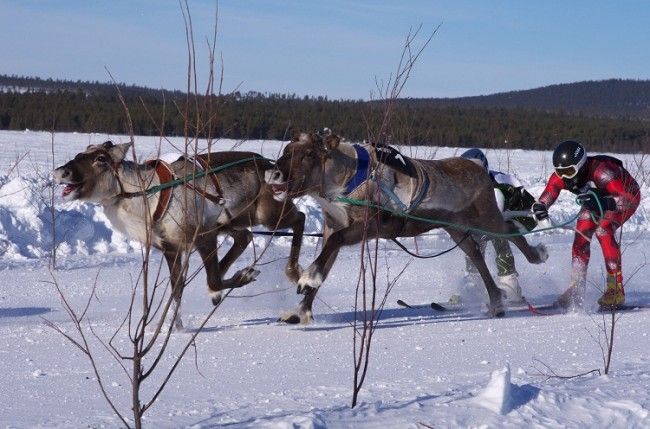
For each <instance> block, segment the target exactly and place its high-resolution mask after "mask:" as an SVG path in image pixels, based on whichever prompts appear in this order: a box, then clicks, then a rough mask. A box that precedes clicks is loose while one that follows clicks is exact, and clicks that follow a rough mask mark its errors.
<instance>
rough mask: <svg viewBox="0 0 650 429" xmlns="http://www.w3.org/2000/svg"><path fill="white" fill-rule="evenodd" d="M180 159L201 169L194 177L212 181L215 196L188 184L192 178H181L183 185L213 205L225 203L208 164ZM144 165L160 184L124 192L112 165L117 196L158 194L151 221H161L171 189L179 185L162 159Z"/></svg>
mask: <svg viewBox="0 0 650 429" xmlns="http://www.w3.org/2000/svg"><path fill="white" fill-rule="evenodd" d="M181 159H185V160H187V161H189V162H192V163H193V164H194V165H196V166H197V167H199V168H201V169H202V170H203V171H201V172H199V173H197V174H195V175H194V177H195V178H198V177H203V176H205V175H208V176H209V177H210V179H211V181H212V184H213V185H214V187H215V189H216V190H217V195H214V194H211V193H208V192H205V190H203V189H199V188H197V187H196V186H194V185H193V184H191V183H189V181H188V179H192V178H193V177H192V176H187V177H185V178H183V180H182V183H183V185H184V186H185V187H187V188H188V189H191V190H192V191H194V192H196V193H197V194H199V195H201V196H202V197H203V198H205V199H207V200H209V201H211V202H213V203H215V204H218V205H223V204H224V203H225V201H224V199H223V197H222V196H221V195H223V192H222V190H221V186H220V185H219V180H218V179H217V177H216V172H211V173H210V172H209V167H210V166H209V164H208V162H207V161H206V160H204V159H203V158H200V157H196V158H194V157H181ZM144 165H145V166H147V167H153V169H154V171H155V172H156V175H157V176H158V182H159V183H160V184H159V185H158V186H156V187H154V188H149V189H145V190H142V191H137V192H124V185H122V181H121V180H120V178H119V176H118V174H117V168H118V167H119V164H118V165H113V174H114V175H115V178H116V179H117V182H118V184H119V186H120V193H119V194H118V195H117V196H118V197H122V198H136V197H144V196H148V195H150V194H152V193H154V192H158V193H159V194H160V195H159V196H158V204H157V205H156V209H155V210H154V213H153V216H152V221H153V222H158V221H159V220H160V219H162V218H163V217H164V216H165V214H166V213H167V210H168V209H169V202H170V201H171V198H172V192H173V187H174V186H176V185H177V184H180V183H175V182H178V179H177V177H176V175H175V174H174V171H173V170H172V168H171V166H170V165H169V164H168V163H167V162H165V161H163V160H162V159H152V160H148V161H145V162H144ZM172 182H174V183H172ZM152 190H153V191H152Z"/></svg>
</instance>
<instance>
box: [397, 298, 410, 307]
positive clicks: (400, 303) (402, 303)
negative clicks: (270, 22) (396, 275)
mask: <svg viewBox="0 0 650 429" xmlns="http://www.w3.org/2000/svg"><path fill="white" fill-rule="evenodd" d="M397 305H399V306H401V307H406V308H413V307H411V306H410V305H408V304H407V303H405V302H404V301H402V300H401V299H398V300H397Z"/></svg>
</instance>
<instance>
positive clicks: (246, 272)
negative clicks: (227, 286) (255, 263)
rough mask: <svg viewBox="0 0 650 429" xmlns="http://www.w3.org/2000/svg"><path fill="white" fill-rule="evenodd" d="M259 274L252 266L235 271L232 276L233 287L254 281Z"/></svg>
mask: <svg viewBox="0 0 650 429" xmlns="http://www.w3.org/2000/svg"><path fill="white" fill-rule="evenodd" d="M259 274H260V272H259V270H256V269H255V268H253V267H246V268H244V269H243V270H239V271H237V272H236V273H235V275H234V276H233V277H234V279H235V286H234V287H242V286H244V285H247V284H249V283H251V282H254V281H255V279H256V278H257V276H258V275H259Z"/></svg>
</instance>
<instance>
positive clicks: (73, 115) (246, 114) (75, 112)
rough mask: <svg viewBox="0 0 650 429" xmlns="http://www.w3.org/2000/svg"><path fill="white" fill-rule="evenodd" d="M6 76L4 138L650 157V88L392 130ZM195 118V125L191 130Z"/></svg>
mask: <svg viewBox="0 0 650 429" xmlns="http://www.w3.org/2000/svg"><path fill="white" fill-rule="evenodd" d="M118 87H119V93H120V94H121V95H122V97H123V98H124V102H125V103H126V105H127V106H128V109H129V114H130V119H131V122H130V124H129V123H128V121H127V117H126V114H125V111H124V108H123V106H122V102H121V101H120V98H119V97H118V90H117V89H116V87H115V85H113V84H108V83H100V82H72V81H58V80H51V79H39V78H29V77H20V76H0V129H6V130H23V129H26V128H29V129H32V130H53V131H57V132H64V131H78V132H104V133H110V134H127V133H128V132H129V126H132V129H133V132H134V133H135V134H137V135H166V136H178V135H189V136H191V137H193V136H199V137H227V138H235V139H286V138H287V136H288V131H289V130H291V129H296V128H297V129H302V130H309V131H313V130H319V129H322V128H323V127H329V128H332V129H333V130H334V131H335V132H337V133H339V134H340V135H342V136H344V137H345V138H347V139H349V140H354V141H360V140H366V139H371V140H375V139H378V138H390V139H391V140H392V141H393V142H395V143H396V144H402V145H410V144H418V145H429V146H461V147H463V146H464V147H467V146H479V147H501V148H513V149H515V148H521V149H550V148H552V147H554V146H555V144H557V143H558V142H559V141H561V140H563V139H567V138H573V139H578V140H581V141H583V142H584V143H587V144H588V145H589V147H590V149H593V150H597V151H612V152H639V151H643V152H649V151H650V121H648V119H650V113H649V106H650V82H649V81H629V80H608V81H600V82H580V83H574V84H566V85H553V86H549V87H545V88H538V89H533V90H528V91H514V92H508V93H503V94H494V95H489V96H479V97H464V98H456V99H403V100H399V102H398V103H397V104H396V108H395V110H394V112H393V115H392V116H391V123H390V125H389V126H388V128H386V131H387V133H386V134H387V135H386V136H377V135H375V134H373V133H376V132H377V131H378V130H379V129H380V127H379V124H381V123H382V122H383V121H384V119H385V117H384V102H382V101H370V102H366V101H361V100H329V99H328V98H327V97H300V96H297V95H295V94H261V93H257V92H249V93H239V92H237V93H234V94H227V95H220V96H210V97H206V96H202V95H189V96H188V95H187V94H185V93H183V92H181V91H168V90H162V89H151V88H144V87H139V86H133V85H123V84H120V85H118ZM186 118H190V120H189V121H187V120H186Z"/></svg>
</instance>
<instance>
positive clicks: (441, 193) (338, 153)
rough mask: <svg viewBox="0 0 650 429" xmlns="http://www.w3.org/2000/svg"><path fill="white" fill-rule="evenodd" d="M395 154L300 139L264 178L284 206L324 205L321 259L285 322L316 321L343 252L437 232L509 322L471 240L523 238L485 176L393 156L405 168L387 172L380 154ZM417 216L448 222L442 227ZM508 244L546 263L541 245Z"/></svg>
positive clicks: (467, 165) (329, 139)
mask: <svg viewBox="0 0 650 429" xmlns="http://www.w3.org/2000/svg"><path fill="white" fill-rule="evenodd" d="M391 150H392V149H390V147H386V146H383V147H379V146H378V147H377V151H375V150H374V148H371V147H369V146H365V147H364V146H360V145H352V144H348V143H345V142H342V141H341V139H340V138H339V137H338V136H336V135H334V134H330V135H327V136H325V137H322V136H320V135H318V134H308V133H297V134H295V135H294V136H293V138H292V141H291V142H290V143H289V144H288V145H287V146H286V147H285V148H284V152H283V154H282V156H281V157H280V158H279V159H278V160H277V162H276V164H275V169H273V170H268V171H267V172H266V181H267V182H268V183H270V184H271V185H272V187H273V190H274V194H275V198H276V199H277V200H278V201H282V200H285V199H287V198H289V199H290V198H295V197H299V196H302V195H311V196H312V197H314V198H315V199H316V200H317V201H318V203H319V204H320V206H321V209H322V211H323V214H324V216H323V217H324V220H325V228H324V232H323V237H324V243H323V247H322V249H321V252H320V254H319V255H318V257H317V258H316V259H315V261H314V262H313V263H312V264H311V265H310V266H309V267H308V268H307V269H306V270H305V271H303V273H302V275H301V277H300V279H299V280H298V290H297V291H298V293H301V294H304V298H303V299H302V301H301V302H300V304H299V305H298V307H297V309H295V310H293V311H290V312H287V313H286V314H284V315H283V316H282V317H281V320H283V321H285V322H287V323H303V324H305V323H309V322H310V321H311V320H312V319H313V315H312V303H313V301H314V298H315V297H316V293H317V292H318V288H319V287H320V286H321V284H322V283H323V281H324V280H325V278H326V277H327V274H328V272H329V271H330V269H331V267H332V265H333V263H334V261H335V259H336V256H337V254H338V252H339V249H340V248H341V247H342V246H349V245H353V244H356V243H359V242H361V241H362V240H363V239H364V237H367V238H396V237H413V236H416V235H419V234H422V233H423V232H426V231H429V230H431V229H433V228H438V227H440V228H443V229H444V230H445V231H447V233H448V234H449V235H450V236H451V238H452V239H453V240H454V241H455V242H456V243H457V244H458V246H459V247H460V248H461V249H462V250H463V251H464V252H465V253H466V254H467V255H468V256H469V257H470V258H471V260H472V262H473V263H474V265H475V266H476V267H477V268H478V271H479V273H480V275H481V277H482V279H483V282H484V283H485V287H486V289H487V292H488V296H489V300H490V303H489V311H490V314H491V315H493V316H496V317H502V316H504V315H505V307H504V305H503V301H502V299H501V291H500V290H499V289H498V288H497V286H496V285H495V283H494V280H493V279H492V277H491V276H490V272H489V271H488V268H487V266H486V264H485V261H484V259H483V256H482V255H481V252H480V250H479V247H478V245H477V243H476V242H475V241H474V239H473V238H472V236H471V234H470V233H471V232H475V231H476V230H477V229H478V230H481V231H489V232H493V233H496V234H509V233H516V232H517V231H516V228H515V227H514V226H513V225H511V224H509V223H507V222H505V220H504V219H503V216H502V215H501V212H500V211H499V209H498V207H497V204H496V201H495V198H494V191H493V185H492V183H491V180H490V177H489V176H488V174H487V172H486V171H485V169H483V168H481V167H480V166H478V165H477V164H475V163H474V162H472V161H469V160H466V159H462V158H449V159H442V160H424V159H409V158H406V157H402V156H401V154H399V153H398V152H393V154H394V155H395V156H394V157H392V163H393V164H396V163H397V164H398V165H397V167H399V168H389V167H387V166H386V165H384V163H380V162H378V160H381V156H379V158H378V154H380V152H381V151H389V152H390V151H391ZM384 161H386V160H384ZM343 196H347V197H349V198H356V199H360V200H363V201H366V202H367V203H368V204H361V205H355V204H350V203H351V202H352V200H349V199H348V200H347V201H345V200H341V197H343ZM384 208H385V209H384ZM367 210H369V211H370V212H369V213H368V212H367ZM400 214H408V215H410V216H412V217H411V218H409V217H408V216H402V215H400ZM413 217H417V218H419V219H431V220H437V221H442V222H443V223H444V225H443V224H440V223H438V224H435V223H431V222H425V221H424V220H417V219H415V220H414V219H413ZM451 224H453V225H454V226H450V225H451ZM507 238H508V239H509V240H510V241H512V242H513V243H514V244H515V245H516V246H517V247H518V248H519V249H520V250H521V251H522V252H523V254H524V255H525V257H526V259H527V260H528V261H529V262H531V263H534V264H539V263H542V262H544V261H546V259H547V258H548V252H547V251H546V248H545V247H544V245H542V244H539V245H537V246H536V247H531V246H530V245H529V244H528V243H527V241H526V239H525V238H524V237H522V236H520V235H512V236H508V237H507Z"/></svg>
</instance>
